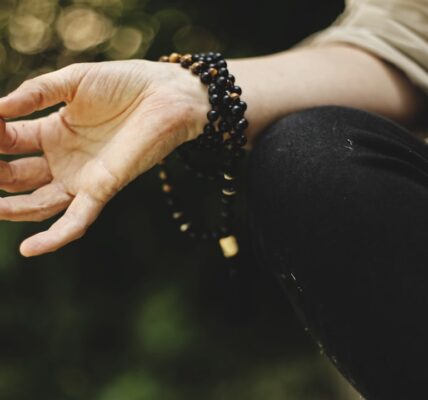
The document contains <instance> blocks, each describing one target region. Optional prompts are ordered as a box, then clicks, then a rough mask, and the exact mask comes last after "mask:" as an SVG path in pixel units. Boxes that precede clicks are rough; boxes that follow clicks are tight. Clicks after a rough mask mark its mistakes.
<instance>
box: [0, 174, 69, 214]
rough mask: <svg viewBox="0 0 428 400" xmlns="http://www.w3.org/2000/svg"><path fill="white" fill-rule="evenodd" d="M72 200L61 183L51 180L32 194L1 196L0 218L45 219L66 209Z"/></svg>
mask: <svg viewBox="0 0 428 400" xmlns="http://www.w3.org/2000/svg"><path fill="white" fill-rule="evenodd" d="M71 200H72V196H71V195H70V194H69V193H67V192H65V191H64V189H63V186H62V185H61V184H59V183H56V182H51V183H49V184H47V185H45V186H42V187H41V188H40V189H37V190H35V191H34V192H33V193H31V194H22V195H16V196H9V197H3V198H0V220H1V219H3V220H8V221H43V220H45V219H47V218H50V217H52V216H54V215H56V214H58V213H59V212H61V211H62V210H64V209H65V208H66V207H67V206H68V205H69V204H70V202H71Z"/></svg>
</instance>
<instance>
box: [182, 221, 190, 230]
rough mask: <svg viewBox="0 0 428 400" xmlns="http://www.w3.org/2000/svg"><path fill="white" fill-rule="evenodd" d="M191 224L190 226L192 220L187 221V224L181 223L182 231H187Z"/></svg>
mask: <svg viewBox="0 0 428 400" xmlns="http://www.w3.org/2000/svg"><path fill="white" fill-rule="evenodd" d="M189 226H190V222H187V223H185V224H181V225H180V231H181V232H186V231H187V229H189Z"/></svg>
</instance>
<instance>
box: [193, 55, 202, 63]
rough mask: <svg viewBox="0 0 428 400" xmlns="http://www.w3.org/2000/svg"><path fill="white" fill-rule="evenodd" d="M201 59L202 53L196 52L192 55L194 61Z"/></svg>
mask: <svg viewBox="0 0 428 400" xmlns="http://www.w3.org/2000/svg"><path fill="white" fill-rule="evenodd" d="M200 59H201V55H200V54H199V53H195V54H193V55H192V61H193V62H196V61H199V60H200Z"/></svg>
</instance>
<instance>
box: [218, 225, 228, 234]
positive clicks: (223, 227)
mask: <svg viewBox="0 0 428 400" xmlns="http://www.w3.org/2000/svg"><path fill="white" fill-rule="evenodd" d="M229 233H230V227H229V226H227V225H221V226H220V234H222V235H228V234H229Z"/></svg>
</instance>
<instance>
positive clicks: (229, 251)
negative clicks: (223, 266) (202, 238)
mask: <svg viewBox="0 0 428 400" xmlns="http://www.w3.org/2000/svg"><path fill="white" fill-rule="evenodd" d="M219 244H220V247H221V250H222V251H223V255H224V256H225V257H226V258H230V257H233V256H236V255H237V254H238V252H239V246H238V242H237V241H236V237H235V236H233V235H230V236H227V237H224V238H221V239H219Z"/></svg>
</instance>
